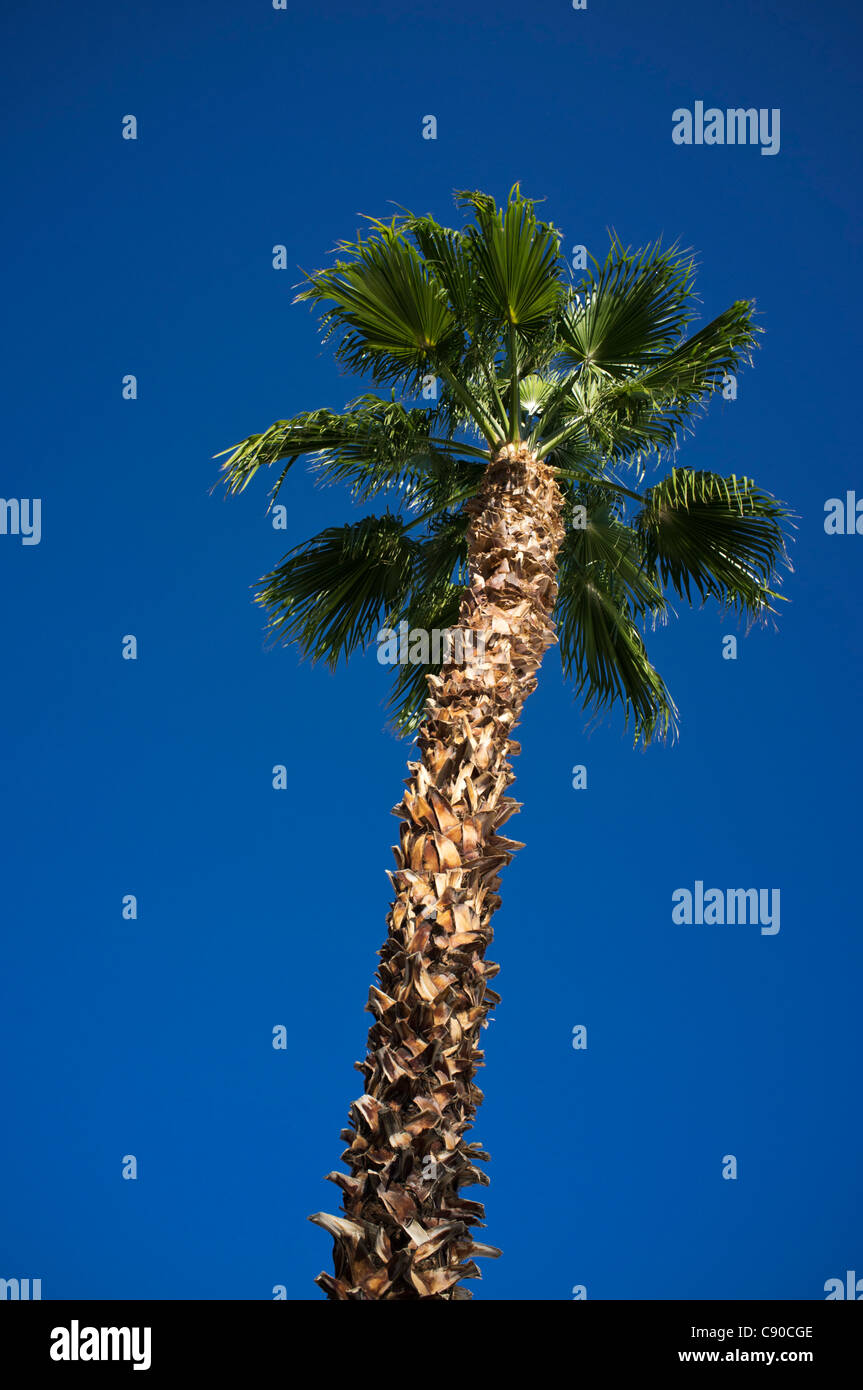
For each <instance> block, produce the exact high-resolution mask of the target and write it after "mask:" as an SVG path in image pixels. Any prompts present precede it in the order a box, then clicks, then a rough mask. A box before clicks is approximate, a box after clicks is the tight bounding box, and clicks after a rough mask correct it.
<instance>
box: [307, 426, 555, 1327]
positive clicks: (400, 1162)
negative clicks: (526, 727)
mask: <svg viewBox="0 0 863 1390" xmlns="http://www.w3.org/2000/svg"><path fill="white" fill-rule="evenodd" d="M469 506H470V511H471V521H470V526H469V530H468V568H469V589H468V592H467V593H466V595H465V598H464V600H463V602H462V607H461V612H460V615H459V628H460V629H461V631H462V633H463V634H464V636H465V639H466V638H467V635H468V634H469V633H475V634H480V635H482V636H483V637H484V641H485V650H484V654H483V651H482V646H481V645H480V646H479V651H477V650H476V644H474V646H473V647H472V648H470V647H468V645H467V640H465V660H464V664H462V665H460V666H456V665H453V664H449V665H447V666H445V667H444V669H443V670H442V672H441V674H440V675H438V676H431V677H430V678H429V700H428V705H427V711H426V718H425V721H424V723H423V726H422V729H421V731H420V735H419V751H420V761H419V762H414V763H409V764H408V767H409V770H410V773H411V776H410V779H409V781H408V782H407V783H406V786H407V791H406V792H405V794H404V797H403V798H402V801H401V802H400V804H399V805H398V806H397V807H396V808H395V812H394V814H395V815H397V816H399V818H400V819H401V833H400V845H399V846H398V848H396V849H395V850H394V853H395V857H396V864H397V868H396V870H395V872H394V873H391V874H390V879H391V880H392V884H393V888H394V891H395V900H394V902H393V905H392V908H391V910H390V914H389V918H388V925H389V934H388V937H387V941H386V944H385V945H384V946H383V948H382V950H381V952H380V955H381V965H380V969H379V971H378V984H377V985H373V986H372V988H371V991H370V995H369V1002H368V1006H367V1007H368V1009H369V1010H370V1012H371V1013H372V1014H373V1015H374V1018H375V1022H374V1024H373V1025H372V1027H371V1029H370V1031H369V1039H368V1050H367V1054H366V1060H365V1061H364V1062H362V1063H357V1064H356V1065H357V1068H358V1069H359V1070H360V1071H362V1072H363V1074H364V1077H365V1093H364V1095H362V1096H361V1097H360V1099H359V1100H357V1101H355V1102H354V1104H353V1105H352V1106H351V1108H350V1127H349V1128H348V1129H344V1130H342V1138H343V1139H344V1140H345V1141H346V1143H347V1144H348V1148H347V1150H346V1151H345V1153H344V1154H343V1155H342V1161H343V1162H344V1163H346V1164H347V1166H348V1167H349V1169H350V1173H349V1174H345V1173H330V1174H329V1175H328V1176H329V1178H330V1180H331V1181H332V1182H335V1183H338V1185H339V1186H340V1187H341V1188H342V1190H343V1194H344V1195H343V1199H342V1205H343V1209H344V1215H343V1216H329V1215H327V1214H325V1213H318V1214H317V1215H316V1216H313V1217H312V1218H311V1220H312V1221H315V1222H316V1223H317V1224H318V1225H319V1226H323V1227H324V1229H325V1230H327V1231H329V1232H330V1233H331V1235H332V1236H333V1238H334V1264H335V1272H334V1274H332V1275H330V1274H320V1275H319V1276H318V1279H317V1283H318V1284H319V1285H320V1287H321V1288H322V1289H324V1290H325V1291H326V1293H327V1296H328V1297H329V1298H330V1299H343V1300H345V1299H360V1300H363V1299H419V1298H438V1299H463V1298H470V1297H471V1294H470V1293H469V1292H468V1290H467V1289H466V1288H464V1287H463V1286H462V1285H461V1283H460V1281H461V1280H463V1279H470V1278H478V1277H479V1269H478V1267H477V1265H476V1264H475V1263H474V1259H475V1257H476V1256H482V1255H498V1254H499V1253H500V1252H499V1251H498V1250H496V1249H495V1248H494V1247H493V1246H489V1245H483V1244H481V1243H480V1242H478V1241H475V1240H474V1239H473V1237H472V1234H471V1227H474V1226H477V1225H481V1224H482V1223H483V1217H484V1215H485V1210H484V1207H483V1205H482V1203H481V1202H473V1201H469V1200H467V1199H466V1198H464V1197H460V1196H459V1189H460V1188H461V1187H465V1186H468V1185H470V1184H472V1183H484V1184H487V1183H488V1178H487V1177H486V1174H485V1173H484V1172H483V1171H482V1170H481V1169H479V1168H477V1166H476V1164H477V1162H478V1161H481V1160H484V1159H487V1158H488V1155H487V1154H486V1153H484V1152H483V1151H482V1149H481V1148H480V1146H479V1145H478V1144H475V1143H468V1142H467V1139H466V1137H465V1136H466V1134H467V1132H468V1131H469V1130H470V1129H471V1127H472V1124H473V1120H474V1116H475V1113H476V1108H477V1106H478V1105H479V1104H480V1102H481V1100H482V1092H481V1091H480V1090H479V1087H478V1086H476V1085H475V1084H474V1079H473V1078H474V1075H475V1072H476V1069H477V1067H480V1066H482V1065H483V1054H482V1052H481V1051H480V1048H479V1046H478V1044H479V1038H480V1029H481V1028H482V1026H483V1024H484V1021H485V1019H486V1016H487V1014H488V1013H489V1010H490V1009H492V1008H493V1007H494V1005H495V1004H497V1003H498V1002H499V995H497V994H495V992H494V990H492V989H490V988H489V983H488V982H489V980H491V979H493V978H494V976H495V975H496V974H497V971H498V968H499V967H498V966H497V965H495V964H494V963H493V962H491V961H488V960H486V959H485V952H486V948H487V947H488V945H489V943H490V942H491V940H492V936H493V932H492V927H491V919H492V916H493V915H494V912H495V910H496V908H497V907H499V905H500V898H499V896H498V892H497V890H498V887H499V882H500V881H499V878H498V874H499V871H500V870H501V869H502V868H503V866H504V865H505V864H508V863H509V862H510V860H511V858H512V855H513V851H514V850H516V849H520V848H521V845H519V843H518V842H517V841H515V840H508V839H506V838H505V837H504V836H503V835H501V834H500V829H501V826H502V825H503V824H504V822H505V821H506V820H508V819H509V817H510V816H511V815H512V814H513V812H515V811H517V810H518V809H519V803H518V802H517V801H514V800H513V799H512V798H511V797H509V796H507V795H506V790H507V788H508V787H509V785H510V783H511V782H512V781H513V780H514V774H513V772H512V770H511V768H510V764H509V758H510V757H512V755H513V754H516V753H518V752H519V751H520V749H519V745H518V744H517V743H516V742H514V740H513V739H512V737H511V734H512V731H513V729H514V727H515V725H516V724H517V722H518V719H519V715H520V713H521V708H522V705H523V704H524V702H525V700H526V699H527V697H528V695H529V694H530V693H531V691H532V690H534V689H535V688H536V678H535V676H536V671H537V669H538V667H539V665H540V662H541V661H542V658H543V655H544V653H545V651H546V649H547V648H548V647H549V646H550V645H551V643H553V642H554V641H555V640H556V639H555V636H554V631H553V628H552V625H551V612H552V609H553V606H554V601H555V597H556V592H557V584H556V556H557V551H558V548H559V546H560V543H561V540H562V538H563V528H562V525H561V519H560V514H561V495H560V491H559V489H558V487H557V484H556V482H555V480H554V476H553V474H552V471H551V469H550V468H548V467H547V466H546V465H545V464H544V463H541V462H539V461H537V459H536V458H535V456H534V455H532V454H531V453H530V452H529V451H528V449H527V446H526V445H523V444H522V445H509V446H507V447H506V448H504V449H503V450H501V452H500V453H499V454H498V455H497V456H496V457H495V458H494V459H493V460H492V461H491V462H490V463H489V465H488V468H487V470H486V474H485V478H484V481H483V486H482V490H481V493H480V494H479V495H478V496H477V497H476V498H475V499H474V500H473V501H472V502H471V503H470V504H469Z"/></svg>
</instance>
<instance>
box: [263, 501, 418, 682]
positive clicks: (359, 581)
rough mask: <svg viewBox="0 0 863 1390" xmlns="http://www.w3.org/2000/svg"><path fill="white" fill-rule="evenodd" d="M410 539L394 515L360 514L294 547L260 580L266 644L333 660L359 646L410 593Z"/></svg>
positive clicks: (412, 547)
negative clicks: (359, 517) (283, 645)
mask: <svg viewBox="0 0 863 1390" xmlns="http://www.w3.org/2000/svg"><path fill="white" fill-rule="evenodd" d="M416 553H417V542H416V541H415V540H413V539H412V537H411V536H409V535H408V534H407V528H406V527H405V525H404V523H403V522H402V521H401V520H400V518H398V517H396V516H392V515H391V514H389V513H387V514H385V515H384V516H369V517H364V518H363V520H362V521H357V522H354V523H353V525H350V526H334V527H331V528H329V529H328V530H326V531H321V532H320V534H319V535H317V536H313V537H312V539H311V540H309V541H306V542H305V543H304V544H302V545H299V546H297V547H295V549H294V550H292V551H290V552H289V553H288V554H287V555H286V556H285V558H284V559H283V560H282V562H281V564H279V565H278V566H277V567H276V569H274V570H273V571H272V572H271V573H270V574H268V575H265V576H264V578H263V579H262V580H261V581H260V587H259V589H258V592H257V595H256V597H257V600H258V602H259V603H260V604H261V605H262V606H263V607H264V608H266V610H267V613H268V616H269V622H268V631H269V633H270V636H271V638H272V640H273V641H274V642H296V643H297V645H298V646H299V647H300V649H301V651H302V652H303V654H304V655H305V656H309V657H311V658H312V659H313V660H315V661H317V660H321V659H323V660H325V661H326V662H327V664H328V665H329V666H335V665H336V664H337V662H338V660H339V657H340V656H344V657H346V658H347V657H348V656H350V654H351V652H353V651H355V650H356V648H357V647H365V646H366V645H367V644H368V643H369V641H370V640H371V639H372V638H373V637H374V636H375V634H376V632H377V631H378V629H379V628H380V627H381V625H382V623H383V621H384V618H385V617H386V615H387V613H388V612H390V611H395V610H397V609H399V608H400V607H401V606H402V605H403V604H404V603H405V601H406V599H407V596H408V594H409V592H410V585H411V579H412V575H413V570H414V563H415V559H416Z"/></svg>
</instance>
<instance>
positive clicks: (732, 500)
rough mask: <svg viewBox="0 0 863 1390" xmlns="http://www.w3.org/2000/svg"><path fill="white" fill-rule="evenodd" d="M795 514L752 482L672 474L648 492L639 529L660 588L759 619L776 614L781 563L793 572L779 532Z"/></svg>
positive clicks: (677, 471) (685, 471)
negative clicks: (696, 596) (775, 586)
mask: <svg viewBox="0 0 863 1390" xmlns="http://www.w3.org/2000/svg"><path fill="white" fill-rule="evenodd" d="M790 516H791V513H790V512H789V510H788V509H787V508H786V507H785V506H783V504H782V503H781V502H778V501H777V500H776V499H775V498H774V497H771V496H770V494H769V493H766V492H764V491H762V489H761V488H758V487H756V486H755V484H754V483H752V482H751V481H750V480H749V479H748V478H737V477H733V476H732V477H730V478H723V477H720V476H719V474H716V473H708V472H698V473H696V472H692V471H691V470H690V469H685V468H675V469H672V471H671V472H670V473H669V475H668V476H667V477H666V478H663V479H662V481H661V482H659V483H657V484H656V486H654V487H651V488H649V489H648V492H647V501H646V503H645V505H644V507H643V508H642V510H641V511H640V512H639V513H638V515H637V516H636V518H635V521H634V526H635V529H636V531H637V532H638V535H639V537H640V539H641V542H642V546H643V551H644V556H645V561H646V564H647V566H648V567H649V570H650V572H651V574H653V575H655V576H656V579H657V581H658V582H660V583H662V584H663V585H666V584H670V585H671V587H672V588H673V589H674V590H675V592H676V593H677V594H678V595H680V596H681V597H682V596H684V595H685V596H686V598H687V599H690V600H691V598H692V590H693V589H694V590H695V592H696V593H697V594H698V595H699V596H700V598H701V600H702V602H704V600H706V599H708V598H715V599H717V600H718V602H719V604H720V606H721V607H722V608H724V609H732V610H736V611H738V612H740V613H741V614H744V615H745V616H746V617H748V618H750V619H754V618H764V617H766V615H767V614H768V613H772V612H775V607H774V603H775V601H776V600H777V599H778V598H779V597H780V595H779V594H778V593H777V591H776V589H774V588H772V587H771V585H773V584H776V583H777V582H778V580H777V578H776V576H777V571H778V569H779V567H780V566H781V565H783V564H784V565H786V566H788V567H789V568H790V565H789V561H788V554H787V549H786V544H785V536H784V532H783V527H782V523H783V521H785V520H787V519H788V518H789V517H790Z"/></svg>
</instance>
